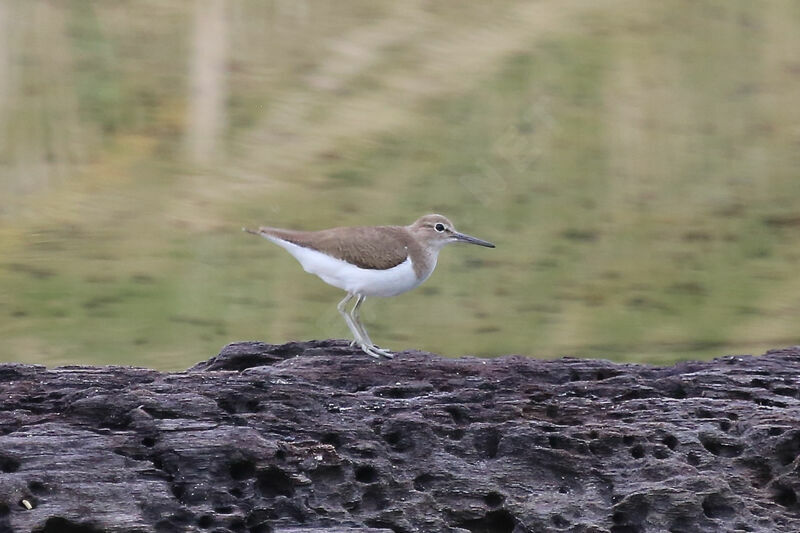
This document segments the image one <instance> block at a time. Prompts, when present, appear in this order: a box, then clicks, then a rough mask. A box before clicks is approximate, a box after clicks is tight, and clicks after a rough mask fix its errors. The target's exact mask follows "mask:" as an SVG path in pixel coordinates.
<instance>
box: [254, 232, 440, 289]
mask: <svg viewBox="0 0 800 533" xmlns="http://www.w3.org/2000/svg"><path fill="white" fill-rule="evenodd" d="M266 238H267V239H269V240H271V241H272V242H274V243H275V244H277V245H278V246H280V247H282V248H284V249H285V250H286V251H287V252H289V253H290V254H292V255H293V256H294V258H295V259H297V260H298V261H299V262H300V264H301V265H302V266H303V269H304V270H305V271H306V272H310V273H311V274H316V275H317V276H319V277H320V278H322V281H324V282H325V283H327V284H329V285H333V286H334V287H338V288H340V289H343V290H345V291H347V292H352V293H354V294H361V295H363V296H394V295H396V294H400V293H402V292H406V291H410V290H411V289H413V288H414V287H416V286H418V285H419V284H420V283H422V282H423V281H425V280H426V279H427V278H428V276H429V275H430V272H429V273H428V275H426V276H424V277H423V278H417V275H416V273H415V272H414V266H413V265H412V263H411V259H410V258H408V259H406V260H405V261H403V262H402V263H400V264H399V265H397V266H395V267H392V268H389V269H386V270H372V269H367V268H361V267H357V266H355V265H351V264H350V263H348V262H346V261H342V260H341V259H336V258H335V257H331V256H329V255H327V254H323V253H322V252H318V251H316V250H311V249H309V248H303V247H302V246H298V245H296V244H294V243H291V242H287V241H284V240H281V239H278V238H276V237H269V236H267V237H266ZM431 271H433V269H431Z"/></svg>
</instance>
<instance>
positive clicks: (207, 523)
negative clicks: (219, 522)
mask: <svg viewBox="0 0 800 533" xmlns="http://www.w3.org/2000/svg"><path fill="white" fill-rule="evenodd" d="M213 524H214V517H213V516H211V515H207V514H204V515H203V516H201V517H200V518H198V519H197V526H198V527H200V528H202V529H208V528H210V527H211V526H212V525H213Z"/></svg>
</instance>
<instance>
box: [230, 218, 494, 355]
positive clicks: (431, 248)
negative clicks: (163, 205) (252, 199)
mask: <svg viewBox="0 0 800 533" xmlns="http://www.w3.org/2000/svg"><path fill="white" fill-rule="evenodd" d="M242 229H243V230H244V231H247V232H248V233H253V234H255V235H260V236H262V237H264V238H265V239H268V240H270V241H272V242H274V243H275V244H277V245H278V246H280V247H282V248H284V249H285V250H286V251H288V252H289V253H290V254H292V255H293V256H294V258H295V259H297V260H298V261H299V262H300V264H301V265H302V267H303V269H304V270H305V271H306V272H310V273H311V274H316V275H317V276H319V277H320V278H321V279H322V281H324V282H325V283H328V284H329V285H333V286H334V287H338V288H340V289H342V290H344V291H347V296H345V297H344V299H343V300H342V301H341V302H339V305H338V309H339V313H341V315H342V316H343V317H344V320H345V322H346V323H347V327H348V328H350V331H351V332H352V333H353V337H354V338H355V340H354V341H353V344H358V345H359V346H360V347H361V349H362V350H363V351H364V352H365V353H367V354H369V355H371V356H372V357H375V358H380V357H381V356H383V357H388V358H392V357H394V356H393V355H392V354H391V352H389V351H387V350H383V349H381V348H378V347H377V346H375V344H374V343H373V342H372V340H371V339H370V338H369V335H367V330H366V328H365V327H364V323H363V322H362V321H361V316H360V314H359V309H360V308H361V304H363V303H364V300H366V299H367V296H396V295H398V294H400V293H403V292H406V291H410V290H411V289H413V288H415V287H418V286H419V285H420V284H421V283H422V282H423V281H425V280H426V279H428V277H429V276H430V275H431V273H433V269H434V268H435V267H436V260H437V258H438V257H439V251H441V249H442V248H443V247H444V246H445V245H446V244H450V243H451V242H465V243H469V244H477V245H478V246H486V247H487V248H494V244H492V243H490V242H488V241H484V240H481V239H478V238H476V237H472V236H471V235H466V234H464V233H459V232H458V231H456V230H455V228H454V227H453V223H452V222H450V221H449V220H448V219H447V218H446V217H444V216H442V215H425V216H424V217H422V218H420V219H419V220H417V221H416V222H414V223H413V224H411V225H409V226H359V227H343V228H331V229H325V230H321V231H296V230H288V229H279V228H269V227H262V228H259V229H258V231H255V230H250V229H247V228H242ZM354 298H355V304H354V305H353V306H352V307H351V308H350V310H349V311H348V309H347V304H348V303H349V302H350V301H351V300H353V299H354Z"/></svg>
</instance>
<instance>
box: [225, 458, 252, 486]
mask: <svg viewBox="0 0 800 533" xmlns="http://www.w3.org/2000/svg"><path fill="white" fill-rule="evenodd" d="M228 471H229V472H230V474H231V477H232V478H233V479H235V480H237V481H240V480H242V479H248V478H251V477H253V476H254V475H256V464H255V463H254V462H253V461H251V460H250V459H245V458H243V457H239V458H236V459H234V460H232V461H231V462H230V464H229V465H228Z"/></svg>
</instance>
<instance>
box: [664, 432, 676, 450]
mask: <svg viewBox="0 0 800 533" xmlns="http://www.w3.org/2000/svg"><path fill="white" fill-rule="evenodd" d="M661 442H663V443H664V446H666V447H667V448H669V449H670V450H674V449H675V448H677V447H678V439H677V438H676V437H675V435H667V436H666V437H664V439H663V440H662V441H661Z"/></svg>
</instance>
